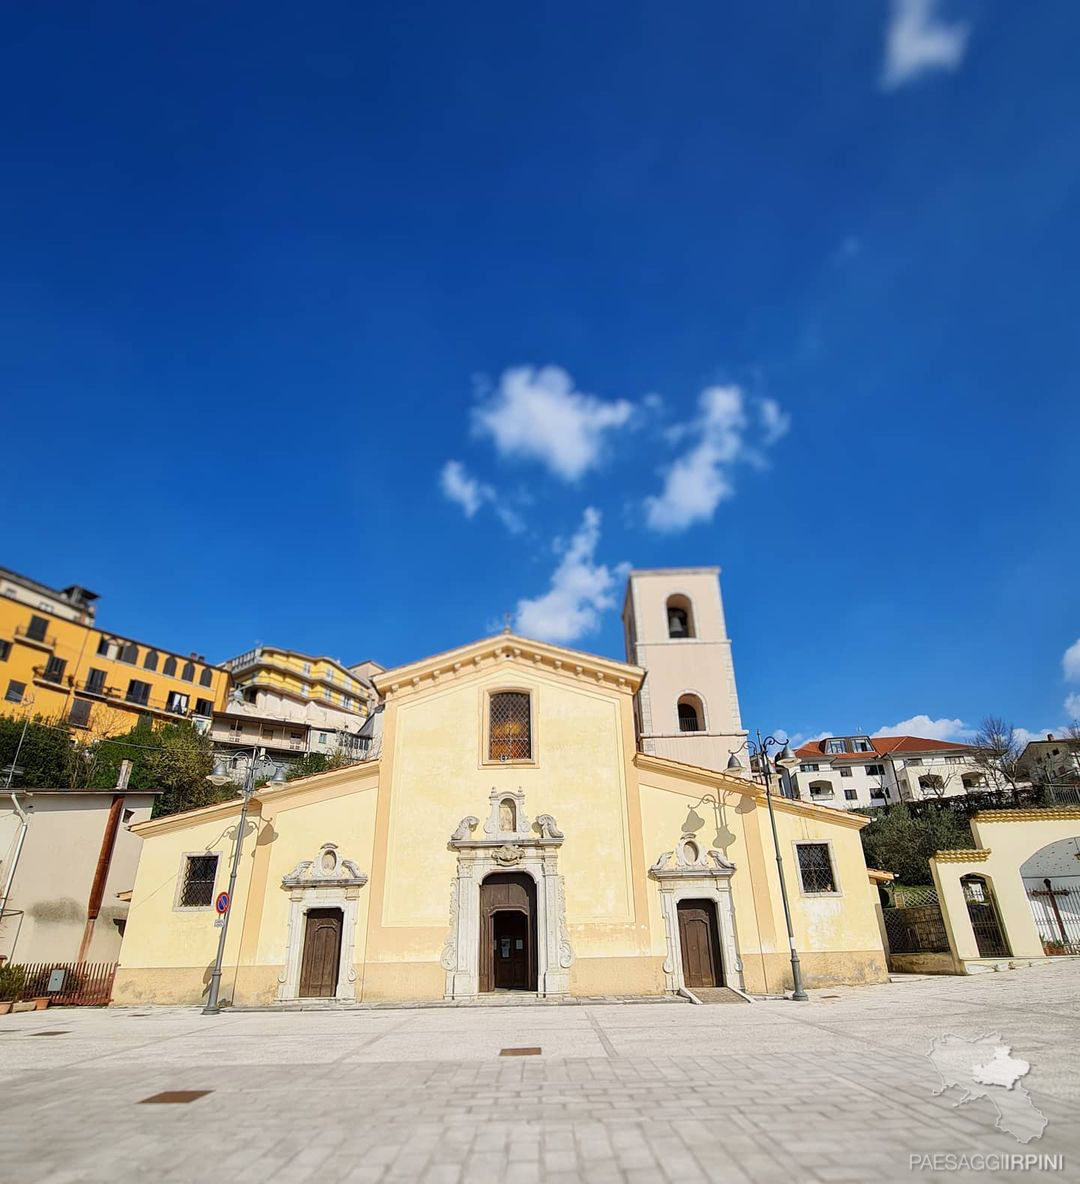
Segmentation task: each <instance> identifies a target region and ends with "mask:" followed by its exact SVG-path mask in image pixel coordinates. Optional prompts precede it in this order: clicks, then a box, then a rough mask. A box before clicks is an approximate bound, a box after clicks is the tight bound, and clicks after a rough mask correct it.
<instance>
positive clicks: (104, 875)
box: [77, 761, 131, 962]
mask: <svg viewBox="0 0 1080 1184" xmlns="http://www.w3.org/2000/svg"><path fill="white" fill-rule="evenodd" d="M130 776H131V761H121V762H120V775H119V776H118V777H117V779H116V788H117V790H118V791H119V792H118V793H115V794H113V800H112V805H110V806H109V817H108V818H107V819H106V821H105V833H104V834H103V835H102V836H101V849H100V850H99V851H98V860H97V867H96V868H95V869H94V882H93V883H92V884H91V885H90V899H89V900H88V901H87V904H86V927H85V928H84V929H83V936H82V942H81V943H80V945H79V956H78V958H77V961H79V962H84V961H85V960H86V952H87V950H88V949H89V948H90V941H91V939H92V938H93V936H94V925H95V923H96V921H97V919H98V916H99V914H100V913H101V901H102V898H103V897H104V895H105V881H106V880H107V879H108V878H109V868H110V867H111V865H112V856H113V848H114V847H115V846H116V835H117V832H118V831H119V830H120V820H121V818H122V817H123V814H124V792H123V791H124V790H125V789H127V783H128V778H129V777H130Z"/></svg>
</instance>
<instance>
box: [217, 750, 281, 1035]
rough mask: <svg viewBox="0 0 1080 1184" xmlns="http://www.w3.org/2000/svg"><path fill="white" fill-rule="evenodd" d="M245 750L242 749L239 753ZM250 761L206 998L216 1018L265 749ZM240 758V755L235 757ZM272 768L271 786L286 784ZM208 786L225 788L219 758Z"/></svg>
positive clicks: (277, 768)
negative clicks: (242, 853)
mask: <svg viewBox="0 0 1080 1184" xmlns="http://www.w3.org/2000/svg"><path fill="white" fill-rule="evenodd" d="M246 751H248V750H246V749H241V752H246ZM250 753H251V760H250V761H249V762H248V767H247V772H246V773H245V774H244V791H243V793H244V804H243V806H242V807H241V809H240V821H239V822H238V823H237V826H236V839H235V840H234V842H233V856H232V868H231V869H230V871H229V889H228V891H229V907H228V908H227V909H226V910H225V914H224V916H223V917H222V918H221V936H220V937H219V938H218V947H217V957H216V958H215V959H214V969H213V970H212V971H211V972H210V993H209V995H208V996H207V998H206V1006H205V1007H204V1008H203V1012H202V1013H203V1015H219V1014H220V1013H221V1006H220V1004H219V1003H218V992H219V991H220V989H221V963H222V960H223V959H224V957H225V939H226V937H227V936H228V934H229V918H230V917H231V916H232V903H233V890H234V889H235V888H236V873H237V871H238V869H239V867H240V849H241V848H242V847H243V845H244V828H245V827H246V826H247V815H248V805H249V804H250V802H251V798H252V795H253V794H254V792H255V770H256V768H257V766H258V764H259V761H260V760H262V761H267V760H268V759H269V758H268V757H267V755H266V749H265V748H252V749H251V750H250ZM237 755H239V754H237ZM269 763H270V764H272V765H273V766H274V776H273V777H272V778H271V779H270V780H271V783H272V784H274V785H284V784H285V766H284V765H279V764H278V763H277V762H276V761H272V760H271V761H269ZM206 779H207V781H209V782H210V784H211V785H219V786H220V785H227V784H228V782H229V774H228V771H227V770H226V768H225V761H224V759H222V758H221V757H219V758H218V759H217V761H216V762H215V763H214V771H213V772H212V773H211V774H210V775H209V776H208V777H207V778H206Z"/></svg>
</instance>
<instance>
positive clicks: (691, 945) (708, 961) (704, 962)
mask: <svg viewBox="0 0 1080 1184" xmlns="http://www.w3.org/2000/svg"><path fill="white" fill-rule="evenodd" d="M677 907H678V911H679V944H680V946H681V947H682V964H683V985H684V986H687V987H690V988H691V989H693V988H694V987H722V986H723V985H724V970H723V965H722V964H721V961H720V942H719V935H718V933H717V930H716V906H715V905H714V904H713V902H712V901H711V900H680V901H679V903H678V906H677Z"/></svg>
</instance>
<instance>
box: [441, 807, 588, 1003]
mask: <svg viewBox="0 0 1080 1184" xmlns="http://www.w3.org/2000/svg"><path fill="white" fill-rule="evenodd" d="M479 825H480V820H479V818H477V817H476V816H475V815H471V814H470V815H469V816H468V817H466V818H463V819H462V820H461V822H460V823H459V824H458V827H457V829H456V830H455V831H454V832H453V834H452V835H451V836H450V842H449V847H450V850H451V851H455V852H457V876H456V877H455V879H454V882H453V883H452V885H451V887H450V931H449V933H448V934H447V937H446V943H445V945H444V946H443V952H442V967H443V969H444V970H445V971H446V998H447V999H467V998H473V997H475V996H476V995H478V994H479V984H480V885H481V884H482V883H483V881H484V878H485V877H486V876H489V875H491V874H492V873H493V872H505V871H516V872H524V873H525V874H526V875H529V876H531V877H532V878H533V879H534V880H535V881H536V916H535V918H533V923H534V924H535V926H536V963H537V965H536V969H537V975H536V982H537V992H538V994H540V995H547V996H553V995H567V994H569V993H570V967H571V966H572V965H573V962H574V951H573V949H572V947H571V945H570V933H569V930H568V929H567V927H566V898H565V891H564V887H563V880H562V876H560V875H559V848H560V847H561V846H562V844H563V839H564V837H565V836H564V835H563V833H562V831H561V830H559V828H558V826H557V825H556V823H555V819H554V818H552V816H551V815H550V814H541V815H540V816H539V817H538V818H537V819H536V822H535V824H530V822H529V816H528V814H527V813H526V811H525V793H524V791H523V790H521V789H518V790H499V789H492V791H491V793H490V794H488V816H487V821H486V822H485V823H484V836H485V837H484V838H479V839H477V838H473V837H472V836H473V832H474V831H475V830H476V828H477V827H478V826H479Z"/></svg>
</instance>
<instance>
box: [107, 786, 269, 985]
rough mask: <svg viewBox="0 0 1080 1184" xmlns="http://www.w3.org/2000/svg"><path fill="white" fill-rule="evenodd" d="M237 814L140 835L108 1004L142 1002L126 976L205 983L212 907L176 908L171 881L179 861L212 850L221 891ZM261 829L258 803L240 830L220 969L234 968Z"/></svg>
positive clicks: (212, 937) (212, 946) (214, 933)
mask: <svg viewBox="0 0 1080 1184" xmlns="http://www.w3.org/2000/svg"><path fill="white" fill-rule="evenodd" d="M239 814H240V802H239V801H238V802H237V803H236V804H235V808H234V809H231V810H229V811H227V812H226V811H215V812H213V814H212V815H211V817H209V818H201V817H199V816H196V817H195V818H193V819H192V820H191V821H190V822H189V823H188V824H187V825H186V826H183V825H180V826H175V827H170V828H169V829H166V830H163V831H157V832H156V833H152V834H149V835H146V836H145V837H144V841H143V845H142V851H141V853H140V858H139V869H138V872H137V874H136V876H135V885H134V890H133V892H132V898H131V904H130V907H129V910H128V919H127V926H126V928H125V931H124V941H123V944H122V945H121V948H120V964H119V968H118V971H117V980H116V984H115V986H114V990H113V1001H114V1002H116V1003H125V1002H139V1001H141V999H142V998H144V997H145V996H144V995H142V994H140V993H138V988H137V986H136V985H135V984H136V983H137V981H138V979H139V978H140V974H132V973H129V972H132V971H138V972H143V971H146V970H160V971H165V970H166V969H168V968H172V969H174V970H178V971H180V972H181V973H180V975H179V979H178V982H179V980H183V983H186V981H187V978H191V977H192V976H194V979H193V981H195V980H197V979H198V978H199V976H203V981H204V983H205V982H208V981H209V971H210V967H211V965H212V964H213V961H214V956H215V954H216V953H217V943H218V936H219V930H218V929H217V928H216V927H215V925H214V920H215V918H216V916H217V913H216V912H215V911H214V908H213V905H211V906H210V907H209V908H206V909H178V908H176V907H175V904H176V891H177V882H178V878H179V876H180V875H181V874H182V867H183V863H184V856H185V855H187V854H202V853H207V854H209V853H212V852H216V853H217V854H218V856H219V859H218V866H217V879H216V881H215V884H214V894H215V895H216V894H217V893H219V892H223V891H224V890H225V889H226V887H227V886H228V881H229V861H230V859H231V856H232V845H233V836H234V834H235V828H236V825H237V823H238V821H239ZM260 823H261V819H260V818H259V815H258V806H257V803H256V804H254V806H253V809H252V811H251V812H249V816H248V822H247V826H246V828H245V830H246V833H245V839H244V849H243V852H242V854H241V857H240V866H239V870H238V873H237V881H236V889H235V893H234V896H233V902H232V910H233V915H232V919H231V920H230V924H229V934H228V941H227V943H226V947H225V963H224V964H225V965H226V966H235V965H236V963H237V960H238V954H239V950H240V938H241V932H242V928H243V926H242V924H241V923H240V920H239V919H240V918H242V917H243V915H244V912H245V910H246V908H247V900H248V882H249V878H250V875H251V868H252V865H253V863H254V861H255V859H256V851H257V850H258V843H257V840H256V835H257V833H258V829H259V827H260ZM185 971H186V972H187V975H186V977H185V973H184V972H185ZM158 977H162V976H158ZM164 977H165V978H167V977H168V976H164ZM178 989H180V990H181V993H184V992H186V991H187V986H185V985H183V984H181V985H180V986H178ZM188 993H189V992H188ZM162 1001H163V1000H162Z"/></svg>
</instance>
